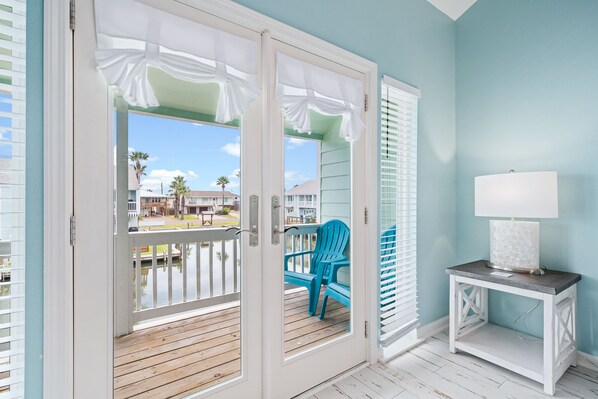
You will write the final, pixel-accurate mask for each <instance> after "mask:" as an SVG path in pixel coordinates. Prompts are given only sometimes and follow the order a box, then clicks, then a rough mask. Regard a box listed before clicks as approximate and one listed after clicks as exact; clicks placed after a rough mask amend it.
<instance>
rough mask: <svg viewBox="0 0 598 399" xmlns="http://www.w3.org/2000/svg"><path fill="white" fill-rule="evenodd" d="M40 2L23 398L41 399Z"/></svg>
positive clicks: (30, 112) (32, 15)
mask: <svg viewBox="0 0 598 399" xmlns="http://www.w3.org/2000/svg"><path fill="white" fill-rule="evenodd" d="M43 15H44V13H43V2H42V1H39V0H38V1H36V0H28V1H27V60H26V62H27V98H26V103H27V111H26V112H27V115H26V124H27V144H26V154H25V156H26V158H25V159H26V162H27V166H26V189H27V196H26V197H27V198H26V200H25V209H26V211H27V213H26V216H25V224H26V226H25V262H26V263H25V397H26V398H27V399H37V398H40V399H41V398H42V396H43V395H42V374H43V373H42V370H43V364H42V353H43V314H44V299H43V293H44V291H43V290H44V284H43V256H44V247H43V241H44V233H43V232H44V229H43V221H44V220H43V219H44V214H43V209H44V208H43V206H44V201H43V198H44V183H43V177H44V171H43V122H44V118H43V102H44V101H43V54H44V50H43V26H44V18H43Z"/></svg>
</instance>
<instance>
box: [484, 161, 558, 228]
mask: <svg viewBox="0 0 598 399" xmlns="http://www.w3.org/2000/svg"><path fill="white" fill-rule="evenodd" d="M475 215H476V216H490V217H508V218H531V219H540V218H558V217H559V209H558V194H557V174H556V172H527V173H505V174H499V175H488V176H478V177H476V178H475Z"/></svg>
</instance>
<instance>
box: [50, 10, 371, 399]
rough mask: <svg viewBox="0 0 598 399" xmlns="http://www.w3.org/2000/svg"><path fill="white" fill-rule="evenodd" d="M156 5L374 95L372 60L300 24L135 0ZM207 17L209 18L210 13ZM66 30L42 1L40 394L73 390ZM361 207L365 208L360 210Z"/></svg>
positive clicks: (66, 394) (67, 396)
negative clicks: (191, 12) (353, 78)
mask: <svg viewBox="0 0 598 399" xmlns="http://www.w3.org/2000/svg"><path fill="white" fill-rule="evenodd" d="M140 1H142V2H144V3H147V4H150V5H152V6H155V7H158V8H168V7H169V6H170V5H171V4H175V3H184V4H188V5H191V6H193V7H196V8H198V9H201V10H203V11H205V12H206V13H208V14H211V15H213V16H216V17H219V18H223V19H226V20H228V21H231V22H234V23H236V24H238V25H240V26H243V27H245V28H249V29H252V30H254V31H256V32H262V33H263V32H270V34H271V36H272V38H275V39H277V40H279V41H282V42H285V43H287V44H290V45H292V46H296V47H298V48H301V49H303V50H306V51H308V52H311V53H313V54H316V55H319V56H321V57H323V58H327V59H329V60H331V61H334V62H337V63H340V64H342V65H345V66H347V67H349V68H352V69H354V70H356V71H358V72H361V73H363V74H364V75H365V76H366V93H368V96H369V98H370V99H377V98H378V66H377V64H376V63H374V62H372V61H369V60H367V59H365V58H363V57H360V56H358V55H356V54H353V53H351V52H349V51H346V50H344V49H341V48H339V47H337V46H335V45H332V44H331V43H328V42H326V41H324V40H321V39H319V38H317V37H315V36H312V35H310V34H308V33H306V32H303V31H300V30H298V29H295V28H293V27H290V26H288V25H286V24H284V23H281V22H279V21H276V20H274V19H272V18H270V17H267V16H265V15H262V14H260V13H258V12H256V11H253V10H251V9H249V8H247V7H244V6H241V5H239V4H237V3H234V2H232V1H231V2H223V1H221V0H178V1H177V0H140ZM179 5H180V4H179ZM212 22H213V21H212ZM71 71H72V35H71V31H70V28H69V3H68V2H66V1H61V0H45V3H44V204H45V209H44V348H45V349H44V351H45V353H44V397H49V398H53V397H60V398H64V399H72V398H73V383H74V379H73V373H74V370H73V285H72V277H73V271H72V267H73V264H72V248H71V247H70V245H69V218H70V216H71V213H72V172H73V171H72V133H73V132H72V119H73V115H72V101H73V99H72V74H71ZM368 107H369V109H368V112H367V113H366V120H365V124H366V130H367V131H369V132H371V133H372V134H368V135H367V136H366V138H365V139H366V140H367V143H366V152H367V162H366V165H364V166H365V167H366V175H367V176H368V177H369V178H368V179H367V181H369V182H370V184H371V187H369V188H368V189H367V193H368V194H367V199H366V202H367V210H368V214H369V215H370V218H369V222H368V229H369V230H368V232H369V234H368V236H369V237H373V240H372V241H371V242H368V243H366V245H367V248H369V250H368V253H367V256H368V264H371V265H377V264H378V263H377V262H378V256H379V253H378V251H377V245H378V243H377V239H376V237H377V236H378V230H379V229H378V221H377V218H376V217H372V216H371V215H377V214H378V204H377V200H378V198H377V194H378V179H377V171H378V150H377V149H378V103H377V101H373V100H370V101H369V104H368ZM364 212H365V210H364ZM377 275H378V270H377V267H372V268H370V270H368V274H367V279H368V281H367V298H368V304H367V309H368V310H367V316H366V318H367V320H368V321H369V323H368V325H369V326H370V327H369V330H370V334H368V337H369V338H368V361H369V362H371V363H375V362H377V361H378V358H379V352H378V337H377V334H375V333H374V332H375V327H372V326H375V323H374V322H373V321H375V320H377V317H378V295H377V284H378V276H377Z"/></svg>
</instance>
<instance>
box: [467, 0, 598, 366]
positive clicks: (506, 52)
mask: <svg viewBox="0 0 598 399" xmlns="http://www.w3.org/2000/svg"><path fill="white" fill-rule="evenodd" d="M597 20H598V2H596V1H588V0H567V1H562V0H502V1H495V0H478V2H477V3H476V4H475V5H474V6H473V7H472V8H471V9H470V10H469V11H467V12H466V13H465V15H463V16H462V17H461V18H460V19H459V20H458V21H457V53H456V54H457V57H456V59H457V64H456V65H457V80H456V82H457V83H456V87H457V176H458V190H457V194H458V195H457V198H458V199H459V201H458V208H457V211H458V217H457V226H458V236H457V238H458V240H457V241H458V257H459V260H460V261H468V260H474V259H479V258H486V257H487V256H488V247H489V244H488V219H487V218H478V217H475V216H474V210H473V197H474V196H473V179H474V177H475V176H478V175H484V174H489V173H501V172H506V171H508V170H509V169H515V170H517V171H521V172H523V171H535V170H556V171H557V172H558V174H559V181H558V183H559V208H560V209H559V210H560V217H559V219H556V220H543V221H541V222H540V235H541V242H540V246H541V251H540V259H541V262H542V263H543V264H545V265H546V266H548V267H550V268H554V269H559V270H566V271H572V272H576V273H581V274H582V275H583V279H582V281H581V283H580V284H579V287H578V295H579V296H578V305H579V310H578V317H579V319H578V330H577V331H578V335H579V348H580V350H582V351H585V352H588V353H592V354H598V306H597V304H598V261H597V259H598V258H597V257H596V249H597V248H598V243H597V240H598V45H597V40H598V24H597V23H596V21H597ZM533 304H534V301H529V300H523V299H522V298H518V297H515V296H507V295H493V296H492V297H491V298H490V314H491V317H492V318H493V319H494V321H495V322H498V323H500V324H503V325H507V326H511V325H512V323H513V320H514V318H515V317H517V316H518V315H519V314H521V313H523V312H525V311H526V310H528V309H529V308H530V307H531V306H533ZM541 308H542V307H541V306H540V307H539V309H536V311H535V312H534V313H533V314H532V317H531V318H530V320H529V323H528V324H529V329H527V330H528V331H530V332H531V333H533V334H534V335H541V325H542V309H541ZM522 327H523V326H522Z"/></svg>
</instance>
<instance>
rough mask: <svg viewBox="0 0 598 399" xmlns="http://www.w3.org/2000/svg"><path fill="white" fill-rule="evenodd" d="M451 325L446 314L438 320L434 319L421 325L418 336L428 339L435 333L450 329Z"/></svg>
mask: <svg viewBox="0 0 598 399" xmlns="http://www.w3.org/2000/svg"><path fill="white" fill-rule="evenodd" d="M448 327H449V317H448V316H444V317H441V318H440V319H438V320H434V321H433V322H431V323H428V324H426V325H425V326H421V327H420V328H418V329H417V338H419V339H426V338H430V337H431V336H433V335H434V334H437V333H439V332H441V331H444V330H446V329H448Z"/></svg>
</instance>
